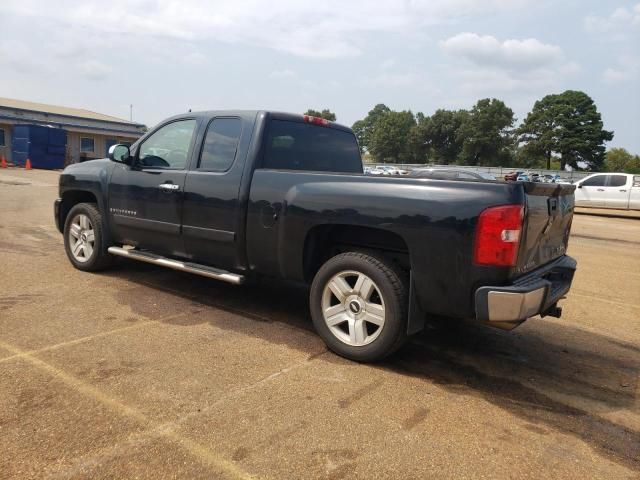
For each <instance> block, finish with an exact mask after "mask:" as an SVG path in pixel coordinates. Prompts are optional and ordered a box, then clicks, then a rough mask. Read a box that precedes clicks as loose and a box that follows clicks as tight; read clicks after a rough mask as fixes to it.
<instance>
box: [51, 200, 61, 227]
mask: <svg viewBox="0 0 640 480" xmlns="http://www.w3.org/2000/svg"><path fill="white" fill-rule="evenodd" d="M61 203H62V199H60V198H56V200H55V201H54V202H53V221H54V222H55V223H56V227H57V228H58V231H59V232H60V233H62V229H63V226H62V225H60V204H61Z"/></svg>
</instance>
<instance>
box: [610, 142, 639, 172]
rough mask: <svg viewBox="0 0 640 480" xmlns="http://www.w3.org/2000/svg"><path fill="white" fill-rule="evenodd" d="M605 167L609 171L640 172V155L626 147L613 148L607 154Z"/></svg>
mask: <svg viewBox="0 0 640 480" xmlns="http://www.w3.org/2000/svg"><path fill="white" fill-rule="evenodd" d="M604 167H605V168H604V169H605V170H606V171H608V172H626V173H640V157H639V156H638V155H631V154H630V153H629V152H628V151H627V150H626V149H624V148H612V149H611V150H609V151H608V152H607V153H606V154H605V162H604Z"/></svg>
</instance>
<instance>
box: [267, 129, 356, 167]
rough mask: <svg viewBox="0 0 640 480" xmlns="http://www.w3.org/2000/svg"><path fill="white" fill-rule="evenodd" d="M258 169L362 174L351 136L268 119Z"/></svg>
mask: <svg viewBox="0 0 640 480" xmlns="http://www.w3.org/2000/svg"><path fill="white" fill-rule="evenodd" d="M265 142H266V144H265V149H264V158H263V162H262V168H268V169H277V170H307V171H314V172H337V173H362V159H361V157H360V149H359V147H358V142H357V141H356V137H355V135H354V134H353V133H351V132H347V131H344V130H339V129H337V128H331V127H325V126H320V125H313V124H309V123H302V122H294V121H289V120H277V119H273V120H271V122H270V124H269V128H268V133H267V136H266V140H265Z"/></svg>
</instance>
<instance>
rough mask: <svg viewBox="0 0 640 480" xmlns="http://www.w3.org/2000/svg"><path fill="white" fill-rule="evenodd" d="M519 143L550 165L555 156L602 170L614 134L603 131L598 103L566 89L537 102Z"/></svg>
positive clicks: (562, 163)
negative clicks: (606, 146) (606, 143)
mask: <svg viewBox="0 0 640 480" xmlns="http://www.w3.org/2000/svg"><path fill="white" fill-rule="evenodd" d="M518 134H519V138H518V140H519V142H520V143H521V144H522V148H523V149H524V150H525V152H527V153H528V154H529V155H531V156H536V155H537V156H542V157H544V158H545V159H546V162H547V166H549V165H550V163H551V158H552V156H553V154H557V155H560V167H561V169H562V170H564V169H565V166H566V165H571V166H572V167H573V168H580V165H579V163H581V164H583V165H586V168H587V169H588V170H595V171H597V170H600V169H601V168H602V164H603V162H604V153H605V146H604V142H606V141H610V140H611V139H613V132H609V131H607V130H605V129H604V125H603V123H602V118H601V116H600V113H599V112H598V109H597V108H596V105H595V103H594V102H593V100H592V99H591V97H589V95H587V94H586V93H584V92H580V91H576V90H567V91H566V92H563V93H561V94H554V95H547V96H546V97H544V98H542V99H541V100H538V101H537V102H536V103H535V104H534V106H533V109H532V110H531V112H530V113H529V114H528V115H527V118H525V120H524V122H523V123H522V125H521V126H520V128H519V129H518Z"/></svg>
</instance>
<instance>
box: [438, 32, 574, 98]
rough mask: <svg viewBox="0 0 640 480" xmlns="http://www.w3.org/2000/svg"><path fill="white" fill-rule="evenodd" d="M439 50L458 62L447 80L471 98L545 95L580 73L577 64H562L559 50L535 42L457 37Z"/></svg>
mask: <svg viewBox="0 0 640 480" xmlns="http://www.w3.org/2000/svg"><path fill="white" fill-rule="evenodd" d="M440 47H441V49H442V50H443V51H444V52H445V53H447V54H448V55H449V56H450V57H452V58H454V59H456V60H457V67H456V65H455V64H454V68H452V71H453V72H454V73H453V74H451V75H450V76H451V77H452V81H453V80H454V79H455V80H456V81H457V82H459V85H460V88H461V89H462V90H463V91H464V92H465V93H467V94H468V95H470V96H481V97H482V96H500V95H505V94H513V93H518V94H523V95H531V94H534V93H537V92H545V91H549V90H553V89H555V88H556V87H557V86H558V85H559V83H560V82H561V81H562V80H563V79H564V78H566V77H570V76H572V75H575V74H577V73H579V72H580V70H581V67H580V65H578V64H577V63H576V62H566V61H565V59H564V53H563V51H562V49H561V48H560V47H558V46H556V45H550V44H546V43H543V42H541V41H540V40H538V39H535V38H528V39H523V40H518V39H507V40H503V41H501V40H498V39H497V38H495V37H493V36H491V35H484V36H481V35H478V34H475V33H460V34H458V35H455V36H453V37H450V38H448V39H446V40H444V41H442V42H440Z"/></svg>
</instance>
